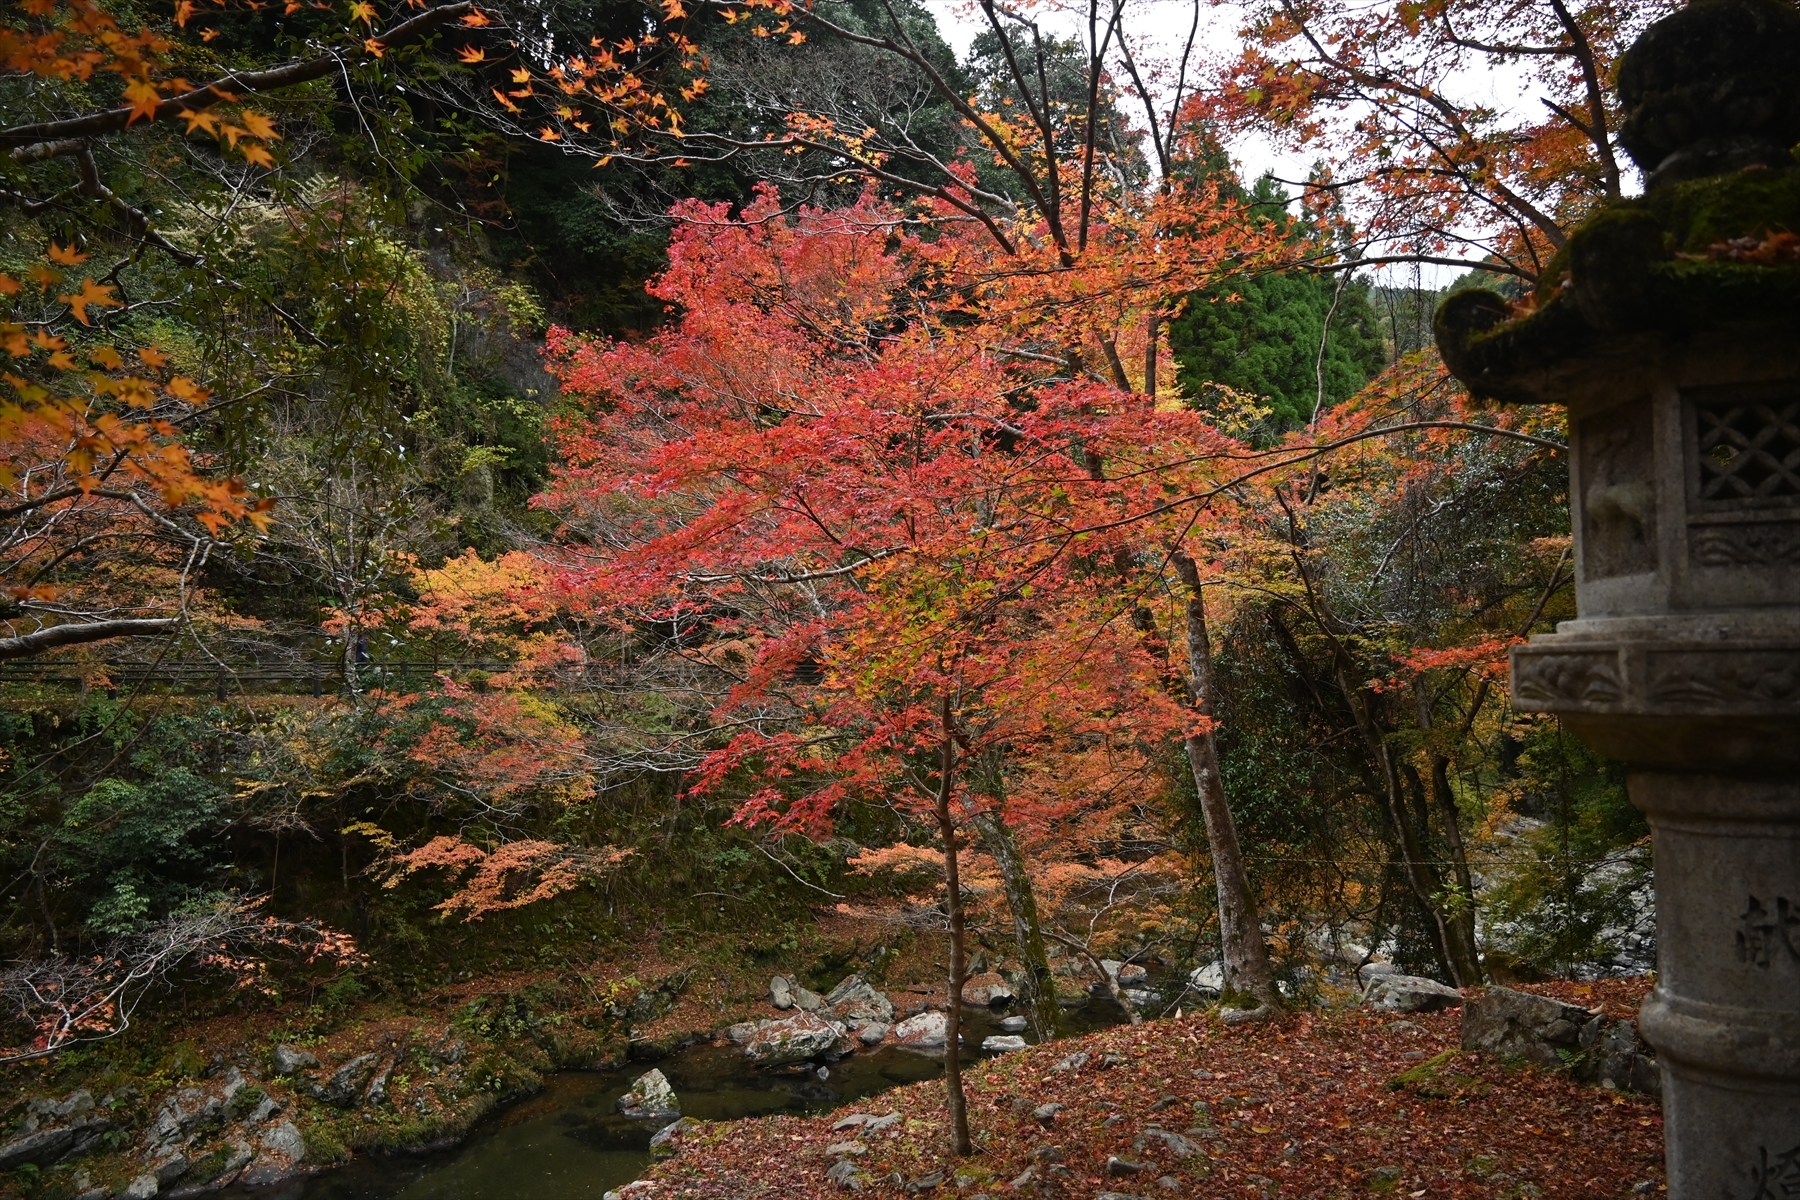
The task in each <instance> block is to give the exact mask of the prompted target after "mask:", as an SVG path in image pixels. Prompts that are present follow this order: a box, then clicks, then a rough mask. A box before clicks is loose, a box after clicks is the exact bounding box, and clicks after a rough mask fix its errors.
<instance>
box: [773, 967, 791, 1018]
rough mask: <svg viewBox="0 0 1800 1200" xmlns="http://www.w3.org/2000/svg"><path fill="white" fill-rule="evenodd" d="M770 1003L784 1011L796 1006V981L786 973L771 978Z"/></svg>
mask: <svg viewBox="0 0 1800 1200" xmlns="http://www.w3.org/2000/svg"><path fill="white" fill-rule="evenodd" d="M769 1003H771V1004H773V1005H774V1006H775V1007H776V1008H779V1009H782V1010H783V1011H785V1010H787V1009H790V1008H792V1007H794V981H793V980H791V979H789V978H788V977H787V976H786V975H777V976H775V978H773V979H771V980H769Z"/></svg>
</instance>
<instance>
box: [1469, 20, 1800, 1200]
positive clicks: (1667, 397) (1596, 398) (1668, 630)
mask: <svg viewBox="0 0 1800 1200" xmlns="http://www.w3.org/2000/svg"><path fill="white" fill-rule="evenodd" d="M1619 99H1620V101H1621V105H1622V108H1623V110H1624V115H1625V120H1624V123H1623V126H1622V129H1621V132H1620V142H1621V143H1622V144H1623V145H1624V146H1625V148H1626V149H1627V150H1628V151H1629V152H1630V153H1631V155H1632V157H1633V158H1634V159H1636V160H1637V162H1638V163H1639V165H1640V166H1642V167H1643V169H1644V170H1645V172H1646V176H1647V178H1646V186H1645V192H1644V195H1643V196H1641V197H1636V198H1632V199H1628V200H1623V201H1619V202H1616V203H1614V204H1612V205H1610V206H1609V207H1608V208H1606V209H1605V210H1604V211H1602V212H1600V213H1598V214H1597V215H1595V216H1594V217H1593V218H1592V219H1590V220H1589V221H1587V222H1586V223H1585V224H1584V225H1582V226H1581V227H1580V228H1579V229H1577V230H1576V231H1575V233H1574V234H1572V235H1571V237H1570V239H1569V244H1568V247H1567V249H1566V250H1565V251H1564V252H1563V253H1561V254H1559V256H1558V258H1557V260H1556V261H1555V262H1554V263H1553V264H1552V265H1551V267H1550V268H1549V270H1548V271H1546V272H1545V274H1544V277H1543V280H1542V282H1541V283H1540V284H1539V285H1538V289H1537V293H1536V295H1535V297H1534V298H1533V301H1532V302H1531V303H1529V304H1523V305H1514V304H1508V303H1507V302H1506V301H1505V300H1503V299H1502V298H1501V297H1499V296H1497V295H1494V294H1492V293H1488V292H1479V291H1472V292H1461V293H1457V294H1455V295H1453V296H1451V297H1450V298H1449V299H1448V300H1447V301H1446V302H1445V304H1444V305H1443V307H1442V308H1441V309H1440V311H1439V313H1438V317H1437V334H1438V345H1439V347H1440V349H1441V351H1442V353H1443V357H1444V361H1445V362H1446V364H1447V365H1448V366H1449V367H1450V369H1451V371H1452V372H1454V373H1455V374H1456V376H1457V377H1458V378H1460V379H1461V380H1462V381H1463V382H1464V383H1465V384H1467V385H1468V387H1469V389H1470V390H1471V392H1473V393H1474V394H1475V395H1477V396H1480V397H1484V398H1487V399H1489V400H1492V401H1496V402H1499V403H1504V404H1561V405H1564V406H1566V407H1567V408H1568V410H1569V431H1570V443H1571V454H1570V459H1571V462H1570V493H1569V494H1570V499H1571V504H1572V506H1573V510H1574V512H1573V522H1574V535H1575V561H1576V570H1577V575H1576V600H1577V610H1578V614H1579V615H1578V616H1577V618H1576V619H1575V620H1573V621H1565V622H1563V623H1562V624H1561V625H1559V626H1558V627H1557V631H1556V632H1555V633H1552V634H1543V635H1539V636H1537V637H1534V638H1532V640H1531V642H1530V644H1529V645H1526V646H1520V647H1518V648H1516V649H1515V650H1514V652H1513V658H1512V689H1513V691H1512V694H1513V703H1514V705H1515V706H1516V707H1517V708H1519V709H1520V710H1522V711H1528V712H1530V711H1535V712H1548V713H1555V714H1556V715H1557V716H1558V717H1560V718H1561V719H1562V721H1563V722H1564V724H1565V726H1566V727H1567V728H1568V729H1570V730H1571V731H1572V732H1573V733H1575V734H1576V735H1577V736H1579V737H1580V738H1582V739H1583V740H1584V741H1586V742H1587V743H1588V744H1589V745H1590V746H1592V747H1594V749H1596V750H1597V751H1599V752H1600V753H1602V754H1605V755H1607V756H1609V757H1612V758H1615V759H1621V760H1623V761H1624V762H1625V763H1626V764H1627V765H1628V779H1629V788H1630V794H1631V799H1632V802H1633V803H1635V804H1636V805H1637V806H1638V807H1639V808H1641V809H1643V810H1644V812H1645V813H1646V814H1647V815H1648V817H1649V820H1650V825H1651V829H1652V831H1653V833H1654V837H1655V854H1656V903H1657V934H1658V944H1659V951H1660V967H1661V969H1660V973H1659V975H1658V979H1657V985H1656V989H1655V991H1653V992H1652V993H1651V995H1650V997H1649V998H1648V999H1647V1000H1646V1001H1645V1002H1644V1006H1643V1009H1642V1011H1641V1013H1640V1017H1641V1022H1640V1023H1641V1028H1642V1031H1643V1034H1644V1037H1645V1038H1646V1039H1647V1040H1648V1041H1649V1042H1650V1043H1651V1044H1652V1045H1653V1046H1654V1047H1655V1048H1656V1050H1657V1055H1658V1059H1659V1061H1660V1063H1661V1065H1662V1070H1663V1098H1664V1099H1663V1103H1664V1126H1665V1137H1666V1152H1667V1163H1668V1178H1669V1195H1670V1196H1671V1197H1674V1198H1675V1200H1765V1198H1767V1200H1775V1198H1777V1197H1792V1196H1800V236H1797V235H1800V162H1797V161H1796V159H1795V157H1794V155H1793V153H1792V152H1791V149H1792V148H1793V147H1794V146H1795V143H1797V142H1800V11H1797V10H1796V8H1795V7H1794V5H1793V4H1792V3H1787V2H1783V0H1695V2H1694V3H1693V4H1691V5H1690V6H1689V7H1688V8H1686V9H1684V10H1683V11H1681V12H1679V13H1677V14H1675V15H1673V16H1671V17H1668V18H1667V19H1665V20H1663V21H1661V22H1659V23H1657V24H1656V25H1654V26H1652V27H1651V28H1650V29H1649V30H1648V31H1647V32H1646V33H1645V34H1644V36H1643V37H1642V38H1641V39H1639V41H1638V42H1637V44H1636V45H1635V46H1633V47H1632V49H1631V50H1630V51H1629V52H1628V53H1627V55H1626V56H1625V58H1624V60H1623V61H1622V63H1621V66H1620V70H1619Z"/></svg>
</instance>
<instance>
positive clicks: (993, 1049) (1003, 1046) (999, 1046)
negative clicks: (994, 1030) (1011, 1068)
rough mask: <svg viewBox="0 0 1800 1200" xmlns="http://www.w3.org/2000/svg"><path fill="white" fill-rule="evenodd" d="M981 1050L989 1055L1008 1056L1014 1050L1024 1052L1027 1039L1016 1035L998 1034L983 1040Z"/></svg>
mask: <svg viewBox="0 0 1800 1200" xmlns="http://www.w3.org/2000/svg"><path fill="white" fill-rule="evenodd" d="M981 1048H982V1049H983V1050H986V1051H987V1052H988V1053H989V1054H1006V1053H1009V1052H1011V1051H1013V1050H1023V1049H1024V1048H1025V1039H1024V1038H1022V1037H1019V1036H1017V1035H1015V1034H997V1035H995V1036H993V1037H986V1038H982V1039H981Z"/></svg>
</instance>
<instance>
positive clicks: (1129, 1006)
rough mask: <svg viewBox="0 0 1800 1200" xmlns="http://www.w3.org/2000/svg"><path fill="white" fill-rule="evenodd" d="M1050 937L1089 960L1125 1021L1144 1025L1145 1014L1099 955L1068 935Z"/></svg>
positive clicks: (1058, 934) (1059, 934) (1057, 934)
mask: <svg viewBox="0 0 1800 1200" xmlns="http://www.w3.org/2000/svg"><path fill="white" fill-rule="evenodd" d="M1050 936H1051V937H1053V938H1055V939H1056V940H1057V941H1059V942H1061V943H1062V944H1063V945H1065V946H1067V947H1068V948H1069V949H1071V950H1073V951H1075V953H1077V954H1079V955H1081V957H1083V958H1085V959H1087V960H1088V962H1089V963H1091V964H1092V965H1093V968H1094V970H1096V971H1098V972H1100V980H1101V982H1102V983H1104V984H1105V985H1106V990H1107V992H1108V993H1109V994H1111V996H1112V998H1113V1003H1114V1004H1117V1005H1118V1006H1119V1009H1120V1011H1121V1012H1123V1013H1124V1014H1125V1019H1126V1020H1127V1021H1130V1022H1131V1023H1132V1024H1133V1025H1142V1024H1143V1023H1144V1014H1142V1013H1140V1012H1139V1011H1138V1010H1137V1005H1135V1004H1133V1003H1132V1002H1131V997H1130V996H1127V995H1126V994H1125V989H1124V988H1122V987H1120V986H1119V977H1118V976H1117V975H1114V974H1113V973H1112V972H1111V971H1108V970H1107V969H1106V964H1105V963H1104V962H1102V961H1101V959H1100V956H1099V955H1098V954H1095V953H1094V952H1093V950H1091V949H1090V948H1089V947H1088V944H1087V943H1086V942H1083V941H1080V940H1078V939H1076V938H1072V937H1070V936H1069V935H1068V934H1066V933H1053V934H1051V935H1050Z"/></svg>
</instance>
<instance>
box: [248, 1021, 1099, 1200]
mask: <svg viewBox="0 0 1800 1200" xmlns="http://www.w3.org/2000/svg"><path fill="white" fill-rule="evenodd" d="M1000 1016H1001V1014H997V1013H992V1012H989V1011H988V1010H986V1009H965V1010H964V1013H963V1025H964V1028H965V1030H966V1033H965V1041H966V1042H967V1044H969V1045H972V1046H979V1045H980V1044H981V1039H982V1038H984V1037H987V1036H988V1035H990V1034H996V1033H1000V1032H1001V1029H1000V1026H999V1020H1000ZM1065 1017H1066V1018H1067V1020H1068V1024H1069V1026H1070V1031H1071V1032H1084V1031H1087V1030H1091V1029H1097V1028H1100V1027H1102V1026H1106V1025H1111V1024H1114V1023H1116V1022H1117V1021H1119V1020H1122V1019H1123V1014H1122V1013H1120V1012H1119V1011H1118V1010H1117V1009H1116V1008H1114V1007H1113V1005H1112V1003H1111V1002H1110V1001H1102V1000H1096V1001H1093V1002H1091V1003H1089V1004H1088V1005H1086V1006H1085V1007H1083V1008H1080V1009H1076V1010H1075V1011H1073V1012H1070V1013H1066V1014H1065ZM1026 1036H1027V1037H1028V1038H1029V1036H1030V1035H1029V1034H1027V1035H1026ZM975 1057H977V1058H981V1057H986V1056H984V1055H981V1054H979V1053H977V1054H976V1055H975ZM651 1066H655V1067H656V1068H658V1069H659V1070H661V1071H662V1073H663V1074H664V1075H666V1076H668V1078H669V1082H670V1083H671V1084H672V1085H673V1086H674V1088H675V1094H676V1095H677V1096H678V1097H680V1099H681V1111H682V1112H683V1114H685V1115H687V1116H690V1117H698V1118H700V1119H701V1120H705V1121H729V1120H736V1119H738V1118H740V1117H757V1116H766V1115H768V1114H770V1113H819V1112H827V1111H830V1110H831V1109H834V1108H837V1107H839V1106H840V1105H846V1104H853V1103H855V1102H857V1101H859V1100H863V1099H866V1098H867V1097H870V1096H874V1095H876V1094H878V1093H880V1092H884V1091H886V1090H887V1089H889V1088H892V1087H898V1086H900V1085H901V1084H907V1083H918V1082H920V1081H922V1080H926V1079H935V1078H937V1077H938V1076H940V1075H942V1074H943V1070H944V1062H943V1059H942V1058H941V1057H934V1056H931V1055H927V1054H919V1053H915V1052H912V1051H908V1050H899V1049H895V1048H892V1047H887V1048H884V1049H881V1050H877V1051H874V1052H872V1053H870V1052H861V1053H857V1054H853V1055H851V1056H850V1057H848V1058H845V1059H843V1060H842V1061H840V1062H837V1063H833V1064H831V1065H830V1066H829V1067H828V1068H827V1069H826V1070H827V1074H826V1076H825V1078H823V1079H821V1078H819V1077H818V1076H817V1075H816V1074H813V1073H810V1072H809V1073H807V1074H800V1073H798V1072H797V1071H796V1072H794V1073H786V1072H780V1071H759V1070H757V1069H755V1068H754V1067H752V1066H750V1064H749V1063H748V1062H747V1061H746V1060H745V1058H744V1056H743V1053H742V1052H741V1051H739V1050H738V1049H737V1048H736V1047H734V1046H712V1045H700V1046H692V1047H689V1048H688V1049H686V1050H683V1051H681V1052H679V1053H677V1054H675V1055H673V1056H671V1057H669V1058H665V1059H662V1060H660V1061H658V1062H656V1063H632V1064H629V1065H628V1066H627V1067H625V1068H624V1069H622V1070H617V1071H561V1072H557V1073H556V1074H553V1075H551V1076H549V1077H548V1078H546V1080H545V1085H544V1090H543V1091H541V1092H539V1093H538V1094H537V1095H535V1096H533V1097H531V1098H530V1099H528V1100H521V1101H519V1102H518V1103H516V1104H512V1105H509V1106H508V1107H506V1108H505V1109H502V1110H501V1111H500V1112H499V1113H497V1114H495V1115H494V1116H492V1117H490V1118H488V1120H486V1121H484V1122H482V1124H481V1125H480V1126H478V1127H477V1128H476V1130H475V1131H474V1132H473V1133H472V1134H470V1136H469V1137H468V1139H467V1140H466V1141H464V1142H463V1143H462V1144H461V1145H460V1146H457V1147H455V1148H453V1149H450V1150H444V1151H441V1152H438V1153H434V1154H421V1155H397V1156H393V1157H380V1158H377V1157H363V1158H358V1159H357V1160H356V1161H355V1162H353V1163H351V1164H350V1165H349V1166H347V1167H344V1168H342V1169H340V1170H336V1171H330V1172H327V1173H326V1174H323V1175H320V1176H317V1177H315V1178H313V1179H308V1180H301V1181H296V1182H295V1183H292V1184H288V1185H286V1186H284V1187H281V1188H278V1189H275V1190H274V1191H269V1190H263V1191H259V1192H256V1193H248V1192H245V1193H241V1194H242V1195H245V1196H250V1195H255V1196H256V1197H257V1198H258V1200H600V1197H601V1196H602V1195H604V1194H605V1193H606V1192H607V1191H608V1190H609V1189H612V1188H616V1187H618V1186H620V1185H621V1184H624V1183H629V1182H630V1181H631V1180H633V1179H636V1178H637V1177H638V1175H639V1174H641V1173H642V1172H643V1170H644V1168H645V1167H646V1166H647V1165H648V1164H649V1162H650V1149H649V1147H650V1135H651V1134H652V1133H653V1132H655V1129H656V1123H655V1122H649V1123H646V1122H641V1121H628V1120H626V1119H625V1118H623V1117H621V1116H619V1115H618V1114H617V1112H616V1111H615V1110H614V1107H613V1102H614V1101H616V1100H617V1099H618V1098H619V1097H620V1096H622V1095H624V1094H625V1090H626V1089H627V1088H628V1087H630V1086H631V1081H632V1080H634V1079H636V1078H637V1077H638V1076H639V1075H641V1074H643V1073H644V1072H645V1071H647V1070H649V1069H650V1067H651ZM235 1194H239V1193H237V1192H236V1191H235V1189H234V1191H233V1192H232V1193H227V1195H235Z"/></svg>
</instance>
